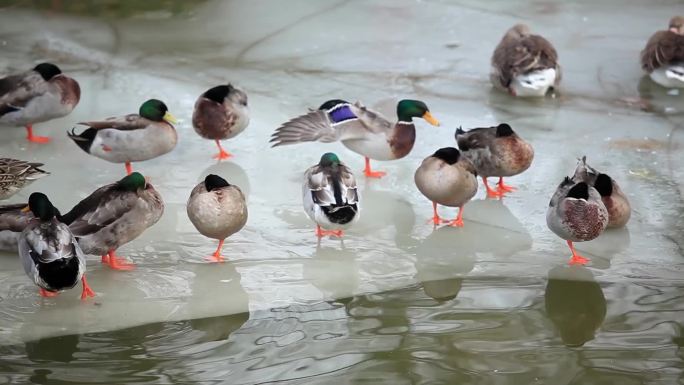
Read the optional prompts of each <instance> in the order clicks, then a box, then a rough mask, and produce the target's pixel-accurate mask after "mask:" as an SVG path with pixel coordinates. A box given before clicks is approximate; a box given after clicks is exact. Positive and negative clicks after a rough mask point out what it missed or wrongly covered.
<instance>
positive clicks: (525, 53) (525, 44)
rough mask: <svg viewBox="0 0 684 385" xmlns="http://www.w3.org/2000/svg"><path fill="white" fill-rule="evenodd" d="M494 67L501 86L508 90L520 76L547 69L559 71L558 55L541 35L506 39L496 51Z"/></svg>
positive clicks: (493, 58) (493, 61)
mask: <svg viewBox="0 0 684 385" xmlns="http://www.w3.org/2000/svg"><path fill="white" fill-rule="evenodd" d="M492 66H493V67H495V68H496V69H497V72H498V75H499V81H500V83H501V85H502V86H504V87H506V88H508V86H510V84H511V80H513V78H514V77H516V76H518V75H522V74H526V73H528V72H530V71H535V70H542V69H546V68H555V69H558V68H559V66H558V53H557V52H556V49H555V48H553V45H552V44H551V43H550V42H549V41H548V40H546V39H545V38H543V37H542V36H539V35H526V36H522V37H520V38H517V39H511V38H504V39H502V40H501V42H500V43H499V45H498V46H497V47H496V49H495V50H494V54H493V56H492Z"/></svg>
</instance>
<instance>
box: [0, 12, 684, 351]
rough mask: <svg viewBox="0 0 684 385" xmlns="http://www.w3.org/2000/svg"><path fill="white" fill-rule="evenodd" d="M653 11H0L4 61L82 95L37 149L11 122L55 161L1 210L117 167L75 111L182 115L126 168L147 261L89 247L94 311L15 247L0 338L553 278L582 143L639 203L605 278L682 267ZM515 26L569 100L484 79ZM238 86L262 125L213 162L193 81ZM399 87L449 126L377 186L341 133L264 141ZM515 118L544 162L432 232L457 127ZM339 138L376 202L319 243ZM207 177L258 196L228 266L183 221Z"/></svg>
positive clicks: (424, 130)
mask: <svg viewBox="0 0 684 385" xmlns="http://www.w3.org/2000/svg"><path fill="white" fill-rule="evenodd" d="M655 3H656V2H650V3H649V4H655ZM657 3H658V6H657V7H655V6H654V7H646V6H644V4H643V2H637V1H627V2H622V3H621V5H620V12H615V8H614V5H609V4H605V5H602V4H600V3H596V2H580V3H573V4H565V3H555V2H546V1H529V2H524V3H519V2H518V3H515V4H513V3H509V2H491V3H487V4H486V5H482V4H481V2H477V1H465V2H447V1H422V2H409V1H407V2H400V3H398V2H394V1H389V0H385V1H377V2H347V1H317V2H311V1H288V2H278V1H271V2H223V1H210V2H206V3H203V4H202V5H200V6H198V7H197V8H195V9H194V10H193V11H192V12H191V13H190V14H182V15H175V16H170V15H166V16H165V15H164V14H161V15H160V14H156V13H154V14H149V15H147V14H143V15H141V16H137V17H132V18H125V19H116V18H106V19H91V18H84V17H79V16H68V15H63V14H59V13H54V12H32V11H26V10H23V9H19V8H5V9H1V10H0V21H1V23H0V25H1V26H2V27H0V28H1V29H2V34H1V35H0V44H2V48H3V55H2V57H0V68H4V69H7V71H8V72H9V71H11V70H17V69H24V68H27V67H30V66H32V65H33V64H34V63H36V62H39V61H45V60H49V61H53V62H55V63H57V64H58V65H59V66H60V67H61V68H62V69H63V70H64V71H65V72H67V73H69V74H70V75H72V76H74V77H75V78H76V79H77V80H78V81H79V82H80V84H81V89H82V99H81V102H80V104H79V105H78V107H77V108H76V110H75V111H74V112H73V113H72V114H71V115H69V116H67V117H65V118H62V119H58V120H54V121H51V122H47V123H43V124H39V125H36V130H37V132H38V133H39V134H41V135H44V134H50V135H52V136H53V138H54V141H53V142H52V143H50V144H48V145H33V144H27V143H26V142H25V141H24V139H23V137H24V130H23V129H20V128H11V127H2V128H0V130H2V131H1V132H2V135H3V136H2V138H3V139H2V141H1V142H0V152H1V155H2V156H8V157H15V158H20V159H26V160H34V161H41V162H44V163H46V169H48V170H49V171H51V172H52V173H53V175H51V176H50V177H48V178H44V179H42V180H39V181H37V182H36V183H34V184H33V185H32V186H31V187H30V188H28V189H26V190H25V191H23V192H22V193H20V194H19V195H17V196H15V197H13V198H12V199H11V200H10V201H8V203H9V202H21V201H25V200H26V199H27V197H28V195H29V194H30V192H32V191H43V192H46V193H48V195H49V196H50V197H51V198H52V199H53V201H54V202H55V203H56V204H57V205H58V206H59V207H60V208H62V209H63V210H66V209H68V208H70V207H71V206H72V205H73V204H75V203H76V202H77V201H78V200H80V199H82V198H83V197H85V196H86V195H87V194H89V193H90V192H91V191H92V190H94V189H95V188H96V187H98V186H101V185H103V184H106V183H110V182H112V181H114V180H116V179H118V178H120V177H121V176H122V175H123V172H124V170H123V166H122V165H115V164H110V163H107V162H104V161H101V160H99V159H96V158H92V157H89V156H88V155H87V154H85V153H83V152H82V151H81V150H80V149H78V148H77V147H76V146H75V145H74V144H73V143H72V142H71V141H70V140H69V139H68V138H67V137H66V135H65V134H64V132H65V131H66V130H67V129H71V128H72V127H73V126H74V124H75V123H76V122H79V121H83V120H86V119H93V118H101V117H107V116H112V115H119V114H124V113H130V112H135V111H137V109H138V107H139V105H140V103H141V102H142V101H144V100H145V99H147V98H151V97H156V98H160V99H162V100H164V101H165V102H166V103H167V104H168V106H169V108H170V110H171V112H172V113H173V114H175V115H176V116H177V117H178V118H179V120H180V124H179V125H178V126H177V129H178V132H179V137H180V140H179V144H178V146H177V148H176V149H175V150H174V151H173V152H172V153H170V154H168V155H166V156H163V157H161V158H158V159H155V160H152V161H148V162H144V163H139V164H136V165H135V166H134V167H135V168H136V169H137V170H139V171H142V172H143V173H144V174H145V175H147V176H149V177H151V178H152V181H153V183H154V184H155V185H156V186H157V188H158V189H159V191H160V192H161V194H162V195H163V197H164V199H165V201H166V205H167V206H166V211H165V214H164V216H163V218H162V219H161V221H160V222H159V223H158V224H157V225H156V226H154V227H153V228H151V229H150V230H148V231H147V232H146V233H145V234H144V235H143V236H142V237H141V238H139V239H137V240H135V241H134V242H131V243H130V244H128V245H126V246H125V247H123V248H121V250H120V251H121V254H122V255H125V256H127V257H130V258H131V259H132V260H133V261H134V262H135V263H137V264H138V269H137V270H136V271H134V272H130V273H121V272H113V271H110V270H107V269H105V268H103V267H102V266H100V264H99V262H98V258H95V257H93V258H92V259H90V260H89V265H88V274H89V281H90V283H91V286H92V287H93V289H94V290H95V291H96V292H97V294H98V296H97V297H96V298H95V299H93V300H89V301H86V302H85V303H81V302H80V301H79V300H78V290H74V291H69V292H66V293H64V294H62V295H61V296H60V297H57V298H53V299H41V298H40V297H38V295H37V293H36V291H37V290H36V288H35V287H34V286H33V285H32V284H31V283H30V281H29V280H28V279H27V278H26V277H25V276H24V273H23V271H22V270H21V267H20V263H19V261H18V258H17V257H16V255H13V254H4V255H1V256H0V341H2V343H13V342H17V341H22V340H32V339H37V338H41V337H45V336H50V335H60V334H70V333H81V332H90V331H103V330H111V329H116V328H123V327H127V326H133V325H139V324H144V323H149V322H154V321H164V320H179V319H188V318H198V317H211V316H218V315H225V314H233V313H238V312H244V311H255V310H258V309H266V308H271V307H274V306H282V305H286V304H292V303H294V304H297V303H310V302H313V301H319V300H323V299H330V298H340V297H345V296H349V295H352V294H358V293H369V292H378V291H384V290H389V289H393V288H398V287H403V286H406V285H410V284H412V283H415V282H416V281H434V282H437V283H435V284H433V285H432V286H431V289H430V290H434V291H435V292H436V293H437V295H444V296H449V295H452V294H453V295H455V293H440V286H439V284H438V282H439V280H443V279H451V278H454V277H462V276H464V275H466V274H467V275H469V276H481V277H520V278H524V277H546V276H547V274H548V272H549V271H550V270H551V269H553V268H554V267H557V266H559V265H562V264H564V263H565V262H566V260H567V257H568V250H567V248H566V247H565V244H564V242H562V241H561V240H560V239H558V238H556V237H555V236H554V235H553V234H552V233H551V232H550V231H548V230H547V228H546V225H545V217H544V214H545V211H546V207H547V204H548V199H549V198H550V196H551V194H552V193H553V191H554V189H555V187H556V185H557V184H558V183H559V181H560V180H561V179H562V177H563V176H564V175H566V174H568V173H570V172H571V171H572V170H573V169H574V166H575V162H576V158H577V157H579V156H581V155H587V156H588V159H589V161H590V162H591V163H592V165H594V166H595V167H597V168H599V169H602V170H606V171H608V172H609V173H610V174H611V175H612V176H613V177H614V178H615V179H617V180H618V181H619V182H620V184H621V186H622V188H623V190H625V191H627V192H628V195H629V198H630V200H631V201H632V205H633V207H634V213H633V217H632V220H631V222H630V223H629V226H628V228H627V229H623V230H620V231H610V232H607V233H606V234H605V235H604V236H602V237H601V238H599V239H598V240H596V241H593V242H589V243H587V244H581V245H578V249H579V250H580V251H582V252H583V253H585V254H586V255H587V256H589V257H591V258H592V259H593V265H592V268H593V270H594V275H595V276H596V279H597V280H600V281H619V280H670V281H672V280H681V276H682V275H681V274H682V267H683V264H682V254H681V247H682V244H683V241H684V239H683V234H684V232H683V231H682V228H683V226H682V208H683V203H682V196H681V194H682V192H681V187H680V185H679V183H678V181H679V180H680V179H681V177H682V176H683V175H682V171H681V170H682V167H681V166H682V162H683V160H682V159H683V158H682V156H681V155H680V154H681V146H682V128H683V127H682V124H683V123H682V108H683V107H684V104H683V102H684V99H683V97H682V95H675V94H672V93H668V92H667V91H666V90H662V89H659V88H658V87H655V86H653V85H652V84H651V83H650V81H649V80H648V79H645V78H643V76H642V73H641V71H640V68H639V64H638V56H639V51H640V50H641V48H642V47H643V45H644V43H645V41H646V40H647V39H648V37H649V36H650V34H651V33H652V32H653V31H654V30H656V29H660V28H663V26H664V25H665V23H666V22H667V20H668V19H669V17H670V16H671V15H672V14H675V13H676V12H677V11H678V9H679V8H678V6H677V4H675V3H674V2H665V1H661V2H657ZM518 21H524V22H526V23H529V24H530V25H531V26H532V28H533V30H534V31H538V32H539V33H542V34H544V35H545V36H547V37H548V38H549V39H550V40H551V41H552V42H553V43H554V44H555V45H556V48H557V49H558V52H559V55H560V58H561V62H562V65H563V72H564V77H563V83H562V88H561V92H560V96H559V97H558V98H556V99H547V100H541V101H525V100H514V99H511V98H510V97H508V96H507V95H503V94H499V93H497V92H495V91H492V90H491V89H490V86H489V84H488V80H487V79H488V78H487V74H488V70H489V57H490V55H491V51H492V50H493V48H494V46H495V45H496V44H497V42H498V40H499V39H500V37H501V35H502V34H503V33H504V31H505V29H506V28H508V27H509V26H510V25H512V24H514V23H515V22H518ZM228 81H230V82H233V83H235V84H237V85H239V86H241V87H243V88H244V89H245V90H246V91H247V93H248V94H249V97H250V101H249V103H250V108H251V110H252V120H251V124H250V126H249V128H248V129H247V130H246V131H245V133H243V134H242V135H240V136H239V137H237V138H235V139H234V140H231V141H229V142H227V143H226V145H225V146H226V148H227V149H228V150H229V151H231V152H233V153H234V154H235V155H236V156H235V158H233V159H231V161H228V162H222V163H216V162H215V161H213V160H212V159H211V158H210V154H211V153H213V152H214V151H215V148H214V147H213V144H212V143H210V142H209V141H205V140H203V139H201V138H200V137H199V136H197V135H196V134H195V133H194V131H193V129H192V127H191V122H190V117H191V114H192V107H193V104H194V101H195V99H196V98H197V96H198V95H199V94H200V93H201V92H203V91H204V90H206V89H207V88H209V87H211V86H214V85H216V84H219V83H222V82H228ZM404 97H410V98H417V99H422V100H424V101H425V102H427V104H428V105H429V106H430V108H431V110H432V112H433V114H434V115H435V116H436V117H437V118H438V119H440V120H441V122H442V126H441V127H432V126H428V125H427V124H426V123H424V122H423V121H418V122H417V131H418V133H417V135H418V140H417V143H416V146H415V147H414V149H413V151H412V153H411V154H410V155H409V156H408V157H406V158H404V159H402V160H399V161H394V162H386V163H381V162H377V163H374V166H375V167H377V168H379V169H384V170H386V171H388V172H389V175H388V177H386V178H384V179H382V180H366V179H364V178H363V177H361V175H360V170H361V169H362V167H363V161H362V158H361V157H360V156H358V155H356V154H354V153H352V152H351V151H349V150H346V149H345V148H344V147H343V146H342V145H340V144H316V143H311V144H301V145H298V146H290V147H283V148H276V149H271V148H269V146H268V139H269V135H270V134H271V133H272V131H273V130H274V129H275V128H276V127H277V126H278V124H279V123H281V122H283V121H285V120H287V119H289V118H291V117H293V116H295V115H297V114H300V113H301V112H303V111H306V109H307V108H315V107H316V106H318V105H319V104H321V103H322V102H323V101H325V100H328V99H332V98H343V99H347V100H352V101H354V100H362V101H363V102H365V103H366V104H368V105H378V106H381V107H382V109H383V110H389V111H390V113H391V111H392V109H391V104H392V103H391V101H393V100H396V99H399V98H404ZM388 106H390V107H389V108H388ZM504 121H505V122H508V123H510V124H511V125H512V126H513V127H514V128H515V129H516V130H518V131H519V133H520V134H521V135H523V136H524V137H525V138H527V139H528V140H530V141H531V142H532V143H533V145H534V147H535V150H536V155H535V161H534V163H533V165H532V168H531V169H530V170H529V171H528V172H526V173H525V174H523V175H520V176H517V177H514V178H511V183H513V184H514V185H516V186H518V187H519V190H518V191H517V192H516V193H514V194H512V195H511V196H510V197H507V198H505V199H504V200H503V201H494V200H486V199H484V192H483V191H480V192H479V193H478V195H477V197H476V199H475V200H474V201H473V202H471V203H470V204H469V205H467V206H466V209H465V220H466V226H465V227H464V228H463V229H451V228H440V229H438V230H436V231H433V229H432V226H431V225H428V224H426V220H427V219H428V218H429V217H430V215H431V205H430V204H429V202H428V201H427V200H426V199H425V198H424V197H422V196H421V195H420V193H419V192H418V191H417V189H416V188H415V187H414V184H413V172H414V170H415V168H416V167H417V166H418V165H419V163H420V161H421V160H422V159H423V158H424V157H426V156H427V155H429V154H431V153H433V152H434V151H435V150H436V149H437V148H439V147H442V146H446V145H454V141H453V133H454V130H455V128H456V127H458V126H463V127H464V128H471V127H476V126H481V125H491V124H496V123H498V122H504ZM326 151H335V152H337V153H338V155H339V156H340V157H341V159H342V160H343V161H345V162H346V163H347V164H349V165H350V166H351V167H352V169H353V170H355V171H357V172H359V174H358V175H357V176H358V179H359V181H360V191H361V199H362V205H363V206H362V207H363V208H362V210H363V212H362V218H361V221H360V222H359V223H358V226H355V227H354V228H352V229H351V230H350V231H348V233H347V236H346V237H345V239H344V241H338V240H332V239H322V240H321V241H320V243H317V242H316V239H315V237H314V234H313V227H312V224H311V223H310V222H309V221H308V219H307V218H306V216H305V214H304V213H303V211H302V209H301V202H300V200H301V198H300V179H301V176H302V172H303V171H304V170H305V169H306V168H307V167H309V166H310V165H312V164H314V163H316V162H317V161H318V159H319V157H320V155H321V153H323V152H326ZM210 172H211V173H217V174H220V175H223V176H224V177H226V178H227V179H228V181H229V182H231V183H234V184H237V185H239V186H240V187H242V188H243V191H245V192H246V193H247V195H248V200H249V204H250V216H249V221H248V223H247V226H246V227H245V229H244V230H243V231H242V232H241V233H239V234H237V235H235V236H234V237H232V238H230V240H229V241H228V242H227V243H226V246H225V249H224V250H225V253H226V255H227V256H228V258H229V259H230V262H228V263H225V264H220V265H210V264H207V263H205V262H204V261H203V257H204V256H205V255H208V254H209V253H211V252H212V251H213V249H214V247H215V243H214V242H213V241H210V240H208V239H206V238H204V237H202V236H201V235H199V234H197V232H196V231H195V229H194V228H193V227H192V225H191V223H190V222H189V220H188V219H187V217H186V214H185V202H186V200H187V198H188V195H189V193H190V190H191V189H192V187H193V186H194V185H195V184H196V183H197V182H198V181H199V180H201V179H202V178H203V177H204V175H206V174H208V173H210ZM443 215H455V212H453V210H444V211H443ZM486 300H487V301H489V302H493V303H496V302H506V301H509V300H511V299H510V298H504V297H500V298H488V299H486Z"/></svg>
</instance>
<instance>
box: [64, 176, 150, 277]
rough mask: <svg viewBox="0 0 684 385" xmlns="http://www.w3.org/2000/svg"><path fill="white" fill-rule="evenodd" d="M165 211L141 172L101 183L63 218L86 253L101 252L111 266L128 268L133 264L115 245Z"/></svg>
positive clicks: (136, 234)
mask: <svg viewBox="0 0 684 385" xmlns="http://www.w3.org/2000/svg"><path fill="white" fill-rule="evenodd" d="M163 212H164V201H163V200H162V197H161V195H159V193H158V192H157V190H155V189H154V187H153V186H152V185H151V184H150V183H148V182H147V180H146V179H145V177H143V176H142V175H141V174H140V173H138V172H134V173H131V174H130V175H127V176H125V177H124V178H122V179H121V180H119V181H118V182H115V183H112V184H108V185H106V186H103V187H100V188H98V189H97V190H95V191H94V192H93V193H92V194H90V195H89V196H88V197H87V198H85V199H83V200H82V201H80V202H79V203H78V204H77V205H76V206H74V208H73V209H71V211H69V212H68V213H66V214H65V215H64V216H63V217H62V218H63V221H64V223H66V224H68V225H69V228H70V229H71V231H72V232H73V233H74V235H75V236H76V237H77V238H78V243H79V245H81V248H82V249H83V251H84V252H85V253H86V254H93V255H101V256H102V262H103V263H105V264H108V265H109V266H110V267H111V268H112V269H117V270H130V269H132V268H133V267H134V265H133V264H131V263H128V262H124V261H122V260H120V259H119V257H117V255H116V249H118V248H119V247H121V246H122V245H124V244H126V243H128V242H130V241H132V240H134V239H135V238H137V237H139V236H140V234H142V233H143V232H144V231H145V230H146V229H147V228H148V227H150V226H152V225H154V224H155V223H157V221H159V218H161V216H162V213H163Z"/></svg>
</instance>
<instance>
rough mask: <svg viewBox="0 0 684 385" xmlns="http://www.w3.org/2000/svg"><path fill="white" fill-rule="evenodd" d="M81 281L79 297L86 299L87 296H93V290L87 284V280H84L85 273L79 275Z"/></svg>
mask: <svg viewBox="0 0 684 385" xmlns="http://www.w3.org/2000/svg"><path fill="white" fill-rule="evenodd" d="M81 283H82V284H83V291H81V299H86V298H88V297H94V296H95V292H94V291H93V289H91V288H90V286H88V281H86V277H85V274H83V277H81Z"/></svg>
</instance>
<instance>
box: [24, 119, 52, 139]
mask: <svg viewBox="0 0 684 385" xmlns="http://www.w3.org/2000/svg"><path fill="white" fill-rule="evenodd" d="M26 134H27V135H26V139H28V141H29V142H33V143H47V142H49V141H50V138H48V137H47V136H38V135H33V125H32V124H28V125H26Z"/></svg>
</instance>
